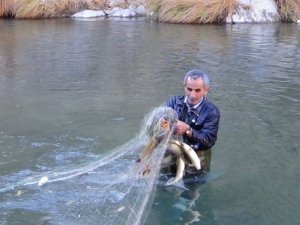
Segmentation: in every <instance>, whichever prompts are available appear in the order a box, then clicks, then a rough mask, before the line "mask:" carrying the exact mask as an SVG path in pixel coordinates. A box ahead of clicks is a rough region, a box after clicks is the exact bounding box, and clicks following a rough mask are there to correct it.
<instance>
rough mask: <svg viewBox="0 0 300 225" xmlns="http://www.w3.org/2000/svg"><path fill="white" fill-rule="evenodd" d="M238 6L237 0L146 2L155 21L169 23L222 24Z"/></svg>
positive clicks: (153, 0) (166, 0) (163, 0)
mask: <svg viewBox="0 0 300 225" xmlns="http://www.w3.org/2000/svg"><path fill="white" fill-rule="evenodd" d="M239 5H240V3H239V2H238V1H237V0H210V1H207V0H146V7H147V8H148V10H149V11H150V12H153V13H154V16H155V18H156V19H157V20H159V21H161V22H169V23H199V24H208V23H223V22H224V21H225V19H226V17H227V15H228V14H230V13H234V12H235V10H236V9H237V7H238V6H239Z"/></svg>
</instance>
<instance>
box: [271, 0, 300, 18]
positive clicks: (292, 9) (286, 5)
mask: <svg viewBox="0 0 300 225" xmlns="http://www.w3.org/2000/svg"><path fill="white" fill-rule="evenodd" d="M276 3H277V5H278V9H279V14H280V16H281V20H282V21H283V22H295V21H297V20H298V19H300V1H299V0H276Z"/></svg>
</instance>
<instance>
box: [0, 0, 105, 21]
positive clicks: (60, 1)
mask: <svg viewBox="0 0 300 225" xmlns="http://www.w3.org/2000/svg"><path fill="white" fill-rule="evenodd" d="M105 3H106V0H0V17H13V18H26V19H38V18H53V17H61V16H65V15H70V14H72V13H74V12H77V11H78V10H81V9H99V8H102V7H103V6H104V4H105Z"/></svg>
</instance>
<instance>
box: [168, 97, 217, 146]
mask: <svg viewBox="0 0 300 225" xmlns="http://www.w3.org/2000/svg"><path fill="white" fill-rule="evenodd" d="M184 98H185V96H173V97H171V98H170V99H169V100H168V102H167V106H169V107H171V108H173V109H174V110H175V111H176V113H177V116H178V119H179V120H181V121H183V122H185V123H187V124H189V125H190V127H191V128H192V137H191V138H189V137H188V136H187V135H184V136H183V140H184V142H185V143H187V144H189V145H190V146H191V147H192V148H193V149H194V150H195V151H204V150H207V149H210V148H211V147H212V146H213V145H214V144H215V143H216V140H217V133H218V129H219V120H220V112H219V110H218V108H217V107H216V106H215V105H214V104H212V103H211V102H210V101H208V100H207V99H206V98H204V99H203V101H202V102H201V104H200V105H199V106H198V107H197V108H196V109H191V110H190V112H188V111H189V110H188V106H187V105H186V103H184Z"/></svg>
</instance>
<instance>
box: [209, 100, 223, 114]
mask: <svg viewBox="0 0 300 225" xmlns="http://www.w3.org/2000/svg"><path fill="white" fill-rule="evenodd" d="M205 105H206V108H207V109H208V110H209V111H210V112H212V113H215V114H217V115H220V111H219V109H218V107H217V106H216V105H215V104H214V103H212V102H211V101H209V100H208V99H206V101H205Z"/></svg>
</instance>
